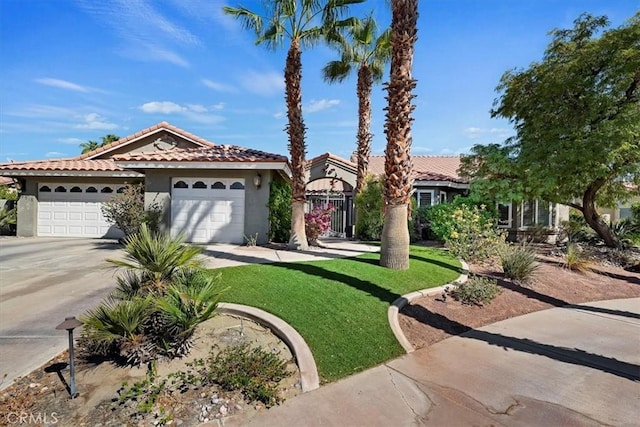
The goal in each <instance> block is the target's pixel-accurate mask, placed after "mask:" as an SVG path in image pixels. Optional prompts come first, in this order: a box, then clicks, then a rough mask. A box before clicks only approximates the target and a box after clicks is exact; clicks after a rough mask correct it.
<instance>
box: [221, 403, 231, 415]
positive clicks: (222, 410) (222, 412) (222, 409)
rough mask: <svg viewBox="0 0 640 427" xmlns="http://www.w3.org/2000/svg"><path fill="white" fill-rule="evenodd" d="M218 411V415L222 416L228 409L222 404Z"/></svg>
mask: <svg viewBox="0 0 640 427" xmlns="http://www.w3.org/2000/svg"><path fill="white" fill-rule="evenodd" d="M219 412H220V415H222V416H223V417H224V416H226V415H227V414H228V413H229V409H227V407H226V406H224V405H222V406H221V407H220V410H219Z"/></svg>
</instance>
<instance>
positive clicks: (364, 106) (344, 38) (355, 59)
mask: <svg viewBox="0 0 640 427" xmlns="http://www.w3.org/2000/svg"><path fill="white" fill-rule="evenodd" d="M377 27H378V26H377V25H376V21H375V20H374V19H373V18H372V17H368V18H366V19H363V20H359V19H354V21H353V23H352V25H350V26H348V27H346V28H345V31H344V32H338V33H335V34H329V35H328V37H327V40H328V41H329V44H330V46H332V47H334V48H335V49H336V50H337V51H338V52H339V53H340V59H338V60H335V61H331V62H329V63H328V64H327V65H326V66H325V67H324V68H323V69H322V74H323V76H324V79H325V80H326V81H328V82H329V83H336V82H343V81H344V79H346V78H347V77H348V76H349V75H350V74H351V73H352V72H353V71H354V70H355V71H357V73H358V81H357V84H356V93H357V96H358V135H357V138H358V150H357V153H358V156H357V165H358V171H357V177H356V188H355V194H358V193H359V192H360V190H361V189H362V187H363V185H364V180H365V177H366V176H367V167H368V163H369V156H370V155H371V140H372V139H373V135H372V134H371V90H372V88H373V84H374V83H380V82H381V81H382V77H383V75H384V67H385V65H386V64H387V63H388V62H389V59H390V57H391V31H390V30H388V29H387V30H385V31H383V32H382V33H381V34H379V35H378V28H377Z"/></svg>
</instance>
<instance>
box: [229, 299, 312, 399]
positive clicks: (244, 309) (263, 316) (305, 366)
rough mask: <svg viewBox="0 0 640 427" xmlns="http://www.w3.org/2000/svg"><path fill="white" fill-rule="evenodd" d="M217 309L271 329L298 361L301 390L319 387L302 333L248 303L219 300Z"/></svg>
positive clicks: (310, 355) (304, 391) (309, 352)
mask: <svg viewBox="0 0 640 427" xmlns="http://www.w3.org/2000/svg"><path fill="white" fill-rule="evenodd" d="M218 311H219V312H220V313H225V314H231V315H235V316H242V317H246V318H248V319H251V320H253V321H255V322H258V323H260V324H261V325H262V326H265V327H267V328H269V329H271V331H272V332H273V333H274V334H275V335H276V336H277V337H278V338H280V339H281V340H282V341H284V342H285V344H287V346H288V347H289V348H290V349H291V352H292V353H293V356H294V357H295V358H296V361H297V362H298V368H299V369H300V386H301V388H302V392H303V393H306V392H308V391H311V390H315V389H317V388H319V387H320V377H319V376H318V368H317V367H316V361H315V360H314V358H313V353H311V349H310V348H309V346H308V345H307V343H306V342H305V340H304V338H302V335H300V334H299V333H298V331H296V330H295V329H294V328H293V327H292V326H291V325H289V324H288V323H287V322H285V321H284V320H282V319H280V318H279V317H277V316H274V315H273V314H271V313H267V312H266V311H264V310H260V309H259V308H255V307H251V306H248V305H241V304H231V303H222V302H221V303H219V304H218Z"/></svg>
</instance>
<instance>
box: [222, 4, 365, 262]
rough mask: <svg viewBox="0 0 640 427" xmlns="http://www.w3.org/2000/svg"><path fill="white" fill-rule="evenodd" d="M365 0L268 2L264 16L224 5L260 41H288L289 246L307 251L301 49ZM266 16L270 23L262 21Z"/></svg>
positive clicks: (273, 44)
mask: <svg viewBox="0 0 640 427" xmlns="http://www.w3.org/2000/svg"><path fill="white" fill-rule="evenodd" d="M360 1H362V0H328V1H324V2H323V1H318V0H271V1H265V2H264V9H265V10H264V11H265V17H263V16H262V15H260V14H258V13H255V12H252V11H251V10H249V9H247V8H245V7H242V6H240V7H237V8H236V7H230V6H225V7H224V8H223V11H224V13H226V14H229V15H231V16H233V17H235V18H236V19H239V20H240V21H241V22H242V24H243V26H244V27H245V28H246V29H249V30H252V31H253V32H254V33H255V34H256V36H257V37H258V38H257V40H256V44H262V43H264V44H265V45H266V46H267V47H268V48H271V49H276V48H278V47H280V46H281V45H282V44H283V42H284V40H285V39H286V40H288V41H289V50H288V52H287V59H286V64H285V69H284V81H285V98H286V102H287V118H288V124H287V127H286V130H287V133H288V135H289V154H290V157H291V174H292V198H293V201H292V203H291V238H290V239H289V248H290V249H297V250H306V249H308V247H309V244H308V242H307V235H306V232H305V222H304V207H305V202H306V194H305V193H306V191H305V189H306V184H307V183H306V180H305V173H304V166H305V162H306V161H305V155H306V143H305V133H306V127H305V125H304V121H303V118H302V90H301V81H302V59H301V58H302V49H303V48H308V47H311V46H313V45H315V44H316V43H318V41H319V40H320V38H321V37H322V36H323V34H324V33H325V32H326V31H327V30H328V29H329V28H331V27H333V28H335V27H336V26H341V25H347V24H348V23H349V22H351V19H347V20H344V21H339V20H338V18H339V15H340V14H342V13H344V12H346V10H347V7H348V6H349V5H350V4H353V3H359V2H360ZM264 21H266V24H267V25H266V26H264V25H263V23H264ZM320 23H321V24H322V25H319V24H320Z"/></svg>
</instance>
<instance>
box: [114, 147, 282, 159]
mask: <svg viewBox="0 0 640 427" xmlns="http://www.w3.org/2000/svg"><path fill="white" fill-rule="evenodd" d="M113 159H114V160H115V161H118V162H126V161H133V162H136V161H140V162H144V161H152V162H153V161H160V162H162V161H213V160H214V159H215V160H219V161H241V162H242V161H249V162H254V161H282V162H287V161H288V160H287V157H286V156H283V155H281V154H275V153H268V152H266V151H261V150H256V149H253V148H245V147H240V146H237V145H231V144H218V145H215V146H213V147H194V148H173V149H171V150H163V151H146V152H135V153H125V154H119V155H116V156H114V157H113Z"/></svg>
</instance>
